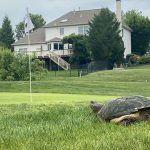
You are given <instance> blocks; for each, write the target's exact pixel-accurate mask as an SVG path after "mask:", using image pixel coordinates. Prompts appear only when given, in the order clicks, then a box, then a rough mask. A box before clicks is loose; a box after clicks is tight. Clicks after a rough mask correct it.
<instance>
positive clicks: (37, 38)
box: [12, 9, 132, 45]
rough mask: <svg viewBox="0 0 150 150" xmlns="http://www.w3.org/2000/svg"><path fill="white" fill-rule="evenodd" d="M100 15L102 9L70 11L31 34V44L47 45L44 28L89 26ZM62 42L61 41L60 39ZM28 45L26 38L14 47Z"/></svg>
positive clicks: (126, 26) (124, 25)
mask: <svg viewBox="0 0 150 150" xmlns="http://www.w3.org/2000/svg"><path fill="white" fill-rule="evenodd" d="M99 13H100V9H92V10H82V11H81V10H80V11H70V12H68V13H67V14H65V15H63V16H61V17H59V18H58V19H56V20H54V21H52V22H50V23H48V24H47V25H45V26H44V27H42V28H40V29H37V30H35V31H34V32H33V33H31V34H30V43H31V44H38V43H45V42H46V41H45V30H44V28H52V27H61V26H62V27H64V26H74V25H87V24H88V23H89V22H90V21H91V20H92V19H93V18H94V15H98V14H99ZM123 27H124V28H125V29H127V30H129V31H132V29H131V28H130V27H129V26H128V25H127V24H125V23H123ZM58 40H59V41H60V39H58ZM50 41H56V38H54V39H51V40H50ZM24 44H28V38H27V37H24V38H22V39H20V40H18V41H17V42H15V43H14V44H12V45H24Z"/></svg>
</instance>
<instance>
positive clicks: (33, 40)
mask: <svg viewBox="0 0 150 150" xmlns="http://www.w3.org/2000/svg"><path fill="white" fill-rule="evenodd" d="M41 43H45V29H44V28H39V29H37V30H35V31H34V32H32V33H31V34H30V44H41ZM26 44H28V36H25V37H24V38H21V39H20V40H18V41H17V42H15V43H13V44H12V45H14V46H15V45H26Z"/></svg>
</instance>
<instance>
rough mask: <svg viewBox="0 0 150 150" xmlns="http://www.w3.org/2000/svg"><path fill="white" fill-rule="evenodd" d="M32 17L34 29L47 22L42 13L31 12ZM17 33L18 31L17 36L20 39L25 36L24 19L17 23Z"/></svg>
mask: <svg viewBox="0 0 150 150" xmlns="http://www.w3.org/2000/svg"><path fill="white" fill-rule="evenodd" d="M30 17H31V21H32V23H33V25H34V30H36V29H38V28H40V27H42V26H44V25H45V23H46V22H45V20H44V19H43V17H42V15H38V14H30ZM15 33H16V38H17V39H18V40H19V39H20V38H22V37H23V36H24V21H22V22H20V23H18V24H17V25H16V29H15Z"/></svg>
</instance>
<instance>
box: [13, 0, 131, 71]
mask: <svg viewBox="0 0 150 150" xmlns="http://www.w3.org/2000/svg"><path fill="white" fill-rule="evenodd" d="M99 13H100V9H92V10H82V11H81V10H79V11H75V10H74V11H70V12H68V13H67V14H65V15H63V16H61V17H60V18H58V19H56V20H54V21H52V22H50V23H48V24H47V25H45V26H43V27H42V28H39V29H37V30H35V31H34V32H32V33H31V34H30V44H29V45H28V37H24V38H22V39H20V40H18V41H17V42H15V43H14V44H13V46H14V51H15V52H21V53H24V52H25V53H26V52H29V50H30V52H33V53H35V55H36V56H37V57H38V58H43V59H45V60H46V59H49V60H52V61H54V62H55V63H56V64H58V65H59V66H61V67H62V68H63V69H66V70H68V69H69V64H68V63H67V62H66V61H64V59H65V58H68V57H70V55H71V54H72V50H71V48H72V47H71V46H72V45H68V44H64V45H63V44H62V42H61V39H62V38H63V37H64V36H68V35H70V34H72V33H74V34H86V33H87V31H88V29H89V25H88V23H89V22H90V21H91V20H92V19H93V17H94V15H98V14H99ZM116 16H117V18H118V21H120V29H121V30H122V32H121V36H122V38H123V41H124V46H125V53H124V55H125V56H126V55H127V54H130V53H131V31H132V30H131V29H130V27H129V26H128V25H126V24H125V23H124V22H122V20H121V0H116Z"/></svg>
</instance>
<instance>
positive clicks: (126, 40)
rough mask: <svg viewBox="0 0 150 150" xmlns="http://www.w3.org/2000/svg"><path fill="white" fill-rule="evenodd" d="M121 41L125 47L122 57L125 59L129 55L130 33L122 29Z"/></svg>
mask: <svg viewBox="0 0 150 150" xmlns="http://www.w3.org/2000/svg"><path fill="white" fill-rule="evenodd" d="M122 40H123V42H124V47H125V52H124V57H126V56H127V55H128V54H131V31H129V30H127V29H123V37H122Z"/></svg>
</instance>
